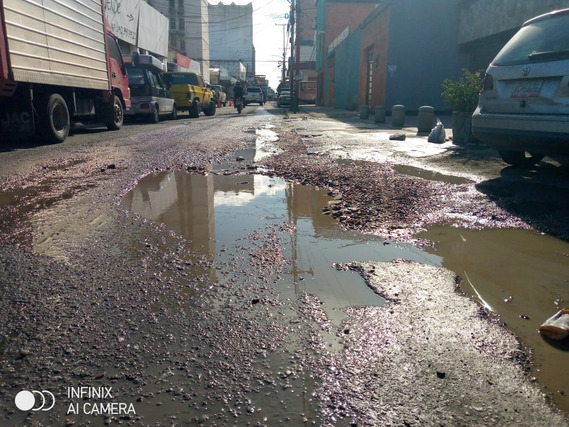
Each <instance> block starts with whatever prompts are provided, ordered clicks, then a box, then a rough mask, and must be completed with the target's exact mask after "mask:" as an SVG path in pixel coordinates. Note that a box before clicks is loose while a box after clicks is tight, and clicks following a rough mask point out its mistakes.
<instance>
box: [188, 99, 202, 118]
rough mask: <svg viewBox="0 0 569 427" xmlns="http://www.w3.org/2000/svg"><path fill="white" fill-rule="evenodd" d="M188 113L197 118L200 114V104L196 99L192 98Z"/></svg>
mask: <svg viewBox="0 0 569 427" xmlns="http://www.w3.org/2000/svg"><path fill="white" fill-rule="evenodd" d="M189 114H190V117H191V118H192V119H197V118H198V117H199V116H200V104H199V102H198V100H197V99H194V102H192V105H191V107H190V110H189Z"/></svg>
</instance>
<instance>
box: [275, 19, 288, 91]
mask: <svg viewBox="0 0 569 427" xmlns="http://www.w3.org/2000/svg"><path fill="white" fill-rule="evenodd" d="M275 25H280V26H281V27H283V69H282V77H281V82H284V81H285V79H286V35H285V27H286V26H287V25H288V24H275Z"/></svg>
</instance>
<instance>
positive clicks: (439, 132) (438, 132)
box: [428, 119, 447, 144]
mask: <svg viewBox="0 0 569 427" xmlns="http://www.w3.org/2000/svg"><path fill="white" fill-rule="evenodd" d="M446 136H447V135H446V131H445V127H444V126H443V124H442V122H441V121H440V119H437V124H436V126H435V127H434V128H433V130H431V133H430V134H429V139H428V141H429V142H436V143H438V144H441V143H443V142H445V139H446Z"/></svg>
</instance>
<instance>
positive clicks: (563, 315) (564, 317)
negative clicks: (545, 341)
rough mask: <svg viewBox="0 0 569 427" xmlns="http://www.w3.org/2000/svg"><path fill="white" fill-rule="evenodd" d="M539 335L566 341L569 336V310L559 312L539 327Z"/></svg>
mask: <svg viewBox="0 0 569 427" xmlns="http://www.w3.org/2000/svg"><path fill="white" fill-rule="evenodd" d="M539 333H540V334H542V335H545V336H546V337H548V338H551V339H554V340H558V341H561V340H564V339H565V338H567V337H568V336H569V309H567V308H564V309H562V310H559V311H558V312H557V313H555V314H554V315H553V316H551V317H550V318H549V319H547V320H546V321H545V322H543V323H542V325H541V326H540V327H539Z"/></svg>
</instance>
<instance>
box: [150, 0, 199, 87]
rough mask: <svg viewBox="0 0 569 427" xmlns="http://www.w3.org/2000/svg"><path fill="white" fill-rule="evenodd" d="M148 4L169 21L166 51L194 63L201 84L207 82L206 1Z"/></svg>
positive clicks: (160, 0)
mask: <svg viewBox="0 0 569 427" xmlns="http://www.w3.org/2000/svg"><path fill="white" fill-rule="evenodd" d="M148 4H149V5H150V6H152V7H154V8H155V9H156V10H158V11H159V12H161V13H162V14H163V15H165V16H166V17H168V18H169V21H170V23H169V31H168V35H169V46H170V49H171V50H172V51H174V52H178V53H180V54H181V55H182V56H185V57H189V58H191V59H192V60H193V61H197V62H198V63H199V67H200V73H201V75H202V76H203V78H204V80H209V67H210V63H209V62H210V41H209V24H208V23H209V17H208V12H209V9H208V2H207V0H148ZM173 60H175V59H174V58H173Z"/></svg>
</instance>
